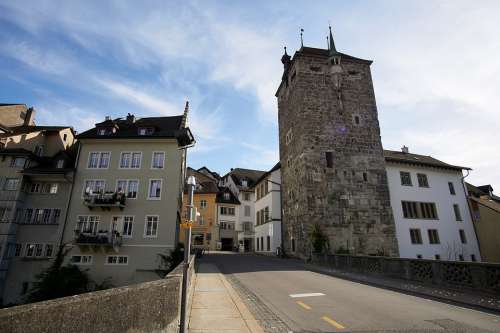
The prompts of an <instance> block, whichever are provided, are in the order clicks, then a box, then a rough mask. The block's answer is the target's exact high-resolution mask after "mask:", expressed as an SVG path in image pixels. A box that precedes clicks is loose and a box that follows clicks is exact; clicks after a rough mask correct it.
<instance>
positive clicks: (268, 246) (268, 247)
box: [266, 236, 271, 251]
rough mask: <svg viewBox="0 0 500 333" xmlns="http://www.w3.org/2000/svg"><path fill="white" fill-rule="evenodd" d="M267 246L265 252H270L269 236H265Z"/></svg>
mask: <svg viewBox="0 0 500 333" xmlns="http://www.w3.org/2000/svg"><path fill="white" fill-rule="evenodd" d="M266 238H267V243H266V244H267V246H266V249H267V251H271V236H267V237H266Z"/></svg>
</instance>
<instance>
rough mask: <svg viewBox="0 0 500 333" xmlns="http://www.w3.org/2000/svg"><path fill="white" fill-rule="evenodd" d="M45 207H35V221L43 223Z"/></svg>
mask: <svg viewBox="0 0 500 333" xmlns="http://www.w3.org/2000/svg"><path fill="white" fill-rule="evenodd" d="M43 211H44V210H43V209H35V219H34V221H33V223H42V221H43Z"/></svg>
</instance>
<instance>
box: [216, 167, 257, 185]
mask: <svg viewBox="0 0 500 333" xmlns="http://www.w3.org/2000/svg"><path fill="white" fill-rule="evenodd" d="M265 173H266V172H265V171H262V170H253V169H243V168H235V169H232V170H231V171H230V172H229V173H227V174H226V175H225V176H224V177H227V176H230V177H231V178H232V179H233V182H234V183H235V184H236V186H238V188H239V189H240V190H245V189H249V188H251V187H252V186H253V185H254V184H255V182H256V181H257V180H258V179H259V178H260V177H262V175H263V174H265ZM243 180H246V181H247V186H246V187H245V186H243V185H242V181H243Z"/></svg>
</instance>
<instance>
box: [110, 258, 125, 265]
mask: <svg viewBox="0 0 500 333" xmlns="http://www.w3.org/2000/svg"><path fill="white" fill-rule="evenodd" d="M106 265H128V256H108V257H107V258H106Z"/></svg>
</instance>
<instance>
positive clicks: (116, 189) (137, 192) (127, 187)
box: [115, 178, 141, 200]
mask: <svg viewBox="0 0 500 333" xmlns="http://www.w3.org/2000/svg"><path fill="white" fill-rule="evenodd" d="M118 182H126V190H127V191H126V192H125V196H126V197H127V200H136V199H137V198H138V197H139V185H140V183H141V182H140V181H139V179H122V178H120V179H117V180H116V185H115V192H117V193H118ZM130 182H137V191H136V194H135V198H130V197H129V196H128V192H129V191H128V190H129V184H130Z"/></svg>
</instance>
